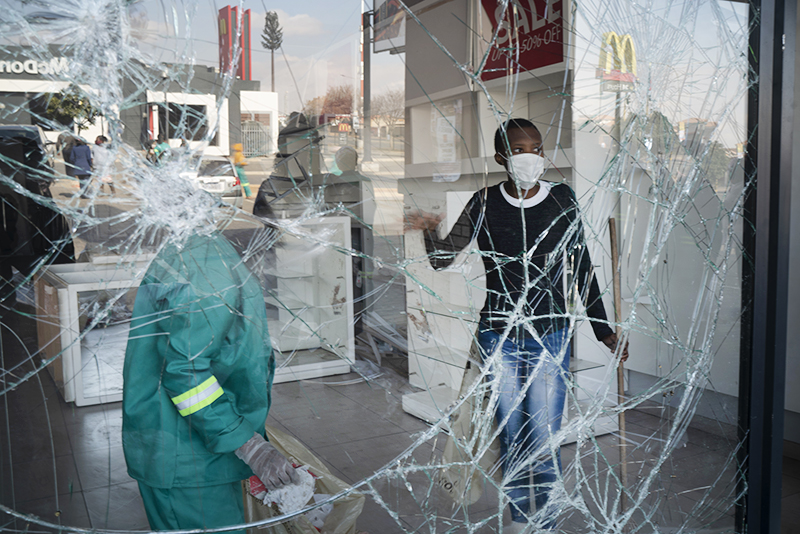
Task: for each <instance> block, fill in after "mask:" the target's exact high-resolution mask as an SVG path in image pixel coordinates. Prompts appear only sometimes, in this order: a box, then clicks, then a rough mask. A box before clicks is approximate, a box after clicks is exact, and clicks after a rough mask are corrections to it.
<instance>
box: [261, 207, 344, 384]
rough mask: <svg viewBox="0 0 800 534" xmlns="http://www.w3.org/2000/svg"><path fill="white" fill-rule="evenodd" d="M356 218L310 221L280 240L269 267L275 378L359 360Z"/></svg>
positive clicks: (333, 369)
mask: <svg viewBox="0 0 800 534" xmlns="http://www.w3.org/2000/svg"><path fill="white" fill-rule="evenodd" d="M350 241H351V239H350V218H349V217H323V218H318V219H313V220H310V221H305V222H303V223H302V224H300V225H298V227H296V228H295V229H294V230H293V231H292V232H289V233H286V234H284V235H283V237H282V238H281V240H280V241H279V242H278V243H277V244H276V246H275V264H274V265H272V266H270V267H269V268H268V269H267V274H268V275H270V276H272V277H274V279H275V285H274V287H271V288H267V297H266V302H267V305H268V306H269V307H270V308H272V309H273V310H274V309H277V316H276V314H275V312H274V311H273V312H270V314H269V316H270V323H269V333H270V339H271V341H272V347H273V349H275V357H276V366H277V370H276V373H275V380H274V382H275V383H281V382H290V381H295V380H305V379H309V378H318V377H322V376H330V375H336V374H344V373H349V372H350V364H351V363H353V361H354V360H355V333H354V330H353V276H352V274H353V267H352V261H351V258H350V256H349V254H347V251H348V250H350V249H351V242H350Z"/></svg>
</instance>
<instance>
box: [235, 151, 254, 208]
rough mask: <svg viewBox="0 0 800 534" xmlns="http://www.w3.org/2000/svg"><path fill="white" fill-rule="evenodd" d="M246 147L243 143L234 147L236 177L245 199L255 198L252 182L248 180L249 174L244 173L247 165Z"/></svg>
mask: <svg viewBox="0 0 800 534" xmlns="http://www.w3.org/2000/svg"><path fill="white" fill-rule="evenodd" d="M242 150H244V147H243V146H242V144H241V143H236V144H234V145H233V166H234V168H235V169H236V176H238V177H239V184H240V185H241V186H242V189H243V190H244V197H245V198H253V193H252V192H251V191H250V182H249V181H248V180H247V173H245V172H244V166H245V165H247V158H245V157H244V152H242Z"/></svg>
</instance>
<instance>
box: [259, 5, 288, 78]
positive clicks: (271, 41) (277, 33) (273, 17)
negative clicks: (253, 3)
mask: <svg viewBox="0 0 800 534" xmlns="http://www.w3.org/2000/svg"><path fill="white" fill-rule="evenodd" d="M282 44H283V28H281V25H280V23H279V22H278V14H277V13H276V12H274V11H267V15H266V20H265V21H264V31H263V32H262V33H261V46H263V47H264V48H266V49H267V50H269V51H270V57H271V60H272V92H273V93H274V92H275V50H277V49H278V48H280V47H281V45H282Z"/></svg>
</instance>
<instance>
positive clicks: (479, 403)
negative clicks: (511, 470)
mask: <svg viewBox="0 0 800 534" xmlns="http://www.w3.org/2000/svg"><path fill="white" fill-rule="evenodd" d="M481 360H482V358H481V356H480V348H479V347H478V346H477V343H473V344H472V347H470V351H469V359H468V361H467V366H466V369H465V370H464V378H463V379H462V380H461V389H460V391H459V392H458V398H459V399H463V398H464V397H465V396H466V394H467V392H468V391H469V390H470V388H471V387H472V385H473V384H474V383H475V381H476V380H479V379H480V374H481V369H480V364H479V363H478V362H480V361H481ZM488 399H489V391H488V389H486V390H483V389H479V390H478V392H477V393H476V394H475V395H472V396H470V397H469V398H467V399H466V400H465V401H464V403H463V404H462V405H461V407H460V408H459V409H458V410H457V411H455V412H453V414H452V415H451V417H450V428H449V430H450V432H449V436H448V438H447V443H445V446H444V454H443V463H446V464H451V465H448V466H447V467H444V468H442V469H441V470H440V471H439V474H438V477H439V478H438V481H439V486H440V487H441V488H442V490H444V492H445V493H447V494H448V495H450V497H452V499H453V500H454V501H455V502H456V503H458V504H473V503H475V502H476V501H477V500H478V499H480V498H481V495H482V494H483V489H484V486H485V485H486V482H487V476H486V474H485V473H489V474H490V476H493V477H494V478H495V479H496V480H497V482H498V483H500V479H501V478H502V476H501V469H500V465H499V461H500V441H499V438H498V439H495V440H494V441H493V442H492V443H491V444H490V445H489V447H488V448H487V449H486V451H485V452H484V453H483V455H482V456H481V457H480V458H476V456H477V455H478V454H479V451H480V450H481V449H482V448H483V447H484V446H485V443H486V440H487V439H489V438H490V437H491V436H492V435H494V433H495V432H496V431H497V421H496V419H495V417H478V418H476V417H474V414H475V413H476V412H478V413H482V414H485V413H486V412H487V404H488ZM476 459H477V465H476V463H475V460H476ZM458 463H464V464H465V465H457V464H458Z"/></svg>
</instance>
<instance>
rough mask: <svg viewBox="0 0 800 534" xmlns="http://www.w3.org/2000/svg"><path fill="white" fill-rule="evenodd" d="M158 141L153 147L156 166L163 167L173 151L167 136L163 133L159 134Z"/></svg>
mask: <svg viewBox="0 0 800 534" xmlns="http://www.w3.org/2000/svg"><path fill="white" fill-rule="evenodd" d="M157 141H158V143H157V144H156V146H155V148H153V156H154V158H155V164H156V166H158V167H161V166H162V165H164V163H166V161H167V160H168V159H169V158H170V156H171V155H172V152H171V149H170V146H169V143H168V142H167V137H166V136H165V135H164V134H163V133H160V134H158V139H157Z"/></svg>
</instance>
